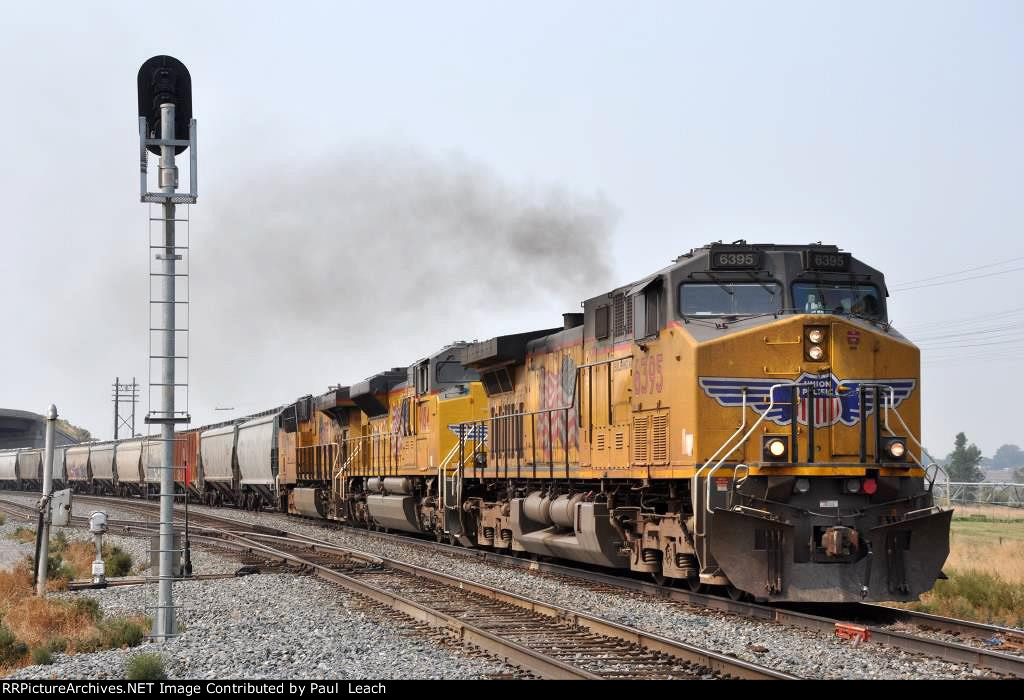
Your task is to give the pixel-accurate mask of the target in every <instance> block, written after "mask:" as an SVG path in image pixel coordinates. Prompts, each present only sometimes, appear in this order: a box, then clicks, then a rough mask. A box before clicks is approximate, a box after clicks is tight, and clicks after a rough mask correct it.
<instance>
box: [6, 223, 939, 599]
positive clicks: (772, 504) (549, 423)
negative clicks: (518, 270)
mask: <svg viewBox="0 0 1024 700" xmlns="http://www.w3.org/2000/svg"><path fill="white" fill-rule="evenodd" d="M887 296H888V294H887V291H886V287H885V280H884V278H883V276H882V274H881V273H880V272H878V271H877V270H875V269H873V268H871V267H869V266H867V265H865V264H864V263H862V262H860V261H858V260H856V259H855V258H853V256H852V255H851V254H850V253H847V252H843V251H841V250H839V249H838V248H836V247H834V246H825V245H820V244H818V245H750V244H747V243H746V242H744V241H737V242H735V243H733V244H728V245H723V244H720V243H716V244H711V245H709V246H705V247H703V248H699V249H695V250H692V251H690V252H689V253H687V254H685V255H683V256H681V257H679V258H678V259H677V260H676V261H675V262H674V263H673V264H672V265H670V266H668V267H666V268H665V269H663V270H660V271H658V272H656V273H655V274H653V275H651V276H649V277H646V278H644V279H642V280H639V281H637V282H635V283H633V284H629V285H626V286H623V287H619V288H616V289H613V290H611V291H609V292H607V293H603V294H600V295H599V296H596V297H593V298H591V299H588V300H586V301H585V302H584V303H583V305H582V306H583V312H582V313H570V314H565V315H564V319H563V324H562V325H561V326H560V327H557V328H548V329H543V330H536V331H529V332H524V333H519V334H514V335H507V336H500V337H496V338H492V339H490V340H487V341H484V342H474V343H456V344H454V345H451V346H448V347H445V348H443V349H441V350H440V351H439V352H437V353H435V354H433V355H431V356H429V357H425V358H423V359H421V360H419V361H417V362H415V363H413V364H412V365H411V366H409V367H403V368H395V369H390V370H387V371H384V372H381V373H380V374H377V375H374V376H372V377H370V378H368V379H366V380H365V381H362V382H359V383H357V384H353V385H351V386H339V387H332V388H331V390H330V391H328V392H327V393H325V394H322V395H318V396H312V395H311V396H306V397H303V398H301V399H299V400H298V401H296V402H295V403H293V404H290V405H288V406H284V407H280V408H275V409H272V410H270V411H267V412H265V413H264V414H261V415H260V416H254V417H248V418H246V419H243V420H239V421H233V422H228V423H225V424H221V425H218V426H207V427H205V428H200V429H197V430H192V431H188V432H185V433H181V434H179V435H178V444H177V446H176V452H175V455H176V457H175V461H176V465H175V473H176V478H175V480H176V481H177V482H178V483H179V484H180V487H181V488H182V489H188V490H190V491H191V492H192V493H193V494H194V495H195V496H196V497H198V498H201V499H204V500H206V501H207V502H209V503H214V504H215V503H230V504H233V505H236V506H245V507H249V508H262V507H265V506H266V507H274V508H280V509H281V510H283V511H286V512H289V513H294V514H299V515H304V516H309V517H318V518H329V519H333V520H338V521H343V522H347V523H350V524H353V525H358V526H364V527H370V528H381V529H389V530H400V531H405V532H414V533H422V534H424V535H429V536H434V537H436V538H437V539H439V540H447V541H451V542H456V543H461V544H462V545H464V546H467V547H487V548H493V549H497V550H503V551H506V552H514V553H528V554H530V555H534V556H542V557H553V558H558V559H567V560H572V561H576V562H583V563H586V564H590V565H596V566H601V567H608V568H614V569H623V570H631V571H636V572H644V573H647V574H650V575H652V576H653V577H654V578H655V579H656V580H658V581H662V582H666V583H678V584H679V585H689V586H691V587H693V588H698V587H701V586H722V587H725V588H726V589H727V590H728V591H729V592H730V593H731V594H732V595H734V596H740V595H748V596H752V597H754V598H756V599H762V600H772V601H823V602H824V601H860V600H875V601H878V600H901V601H906V600H914V599H916V598H917V597H918V596H919V595H920V594H921V593H922V592H924V591H927V590H928V589H929V588H931V586H932V585H933V583H934V581H935V580H936V578H937V577H939V576H940V575H941V568H942V565H943V563H944V562H945V559H946V556H947V555H948V553H949V526H950V517H951V511H948V510H942V509H940V508H938V507H936V505H935V503H934V501H933V497H932V488H931V487H932V484H933V483H934V479H935V476H936V472H937V471H938V467H935V466H934V465H928V464H926V463H925V462H924V461H922V460H923V459H924V454H923V449H922V448H921V444H920V412H921V403H920V401H921V396H920V391H921V388H920V357H919V352H918V349H917V348H916V347H915V346H914V345H912V344H911V343H910V342H909V341H908V340H907V339H906V338H904V337H903V336H902V335H900V334H899V333H898V332H897V331H896V330H895V329H894V328H893V327H892V325H891V324H890V323H889V321H888V316H887V312H886V298H887ZM106 447H107V446H103V445H99V446H93V447H91V450H92V451H93V452H95V451H97V450H99V454H100V455H101V460H100V463H101V465H102V466H101V470H102V473H101V472H100V470H97V468H96V464H95V463H94V464H93V465H92V466H91V471H90V470H89V469H88V466H89V465H87V464H86V465H84V466H86V467H87V469H86V470H85V471H84V472H83V471H82V470H76V471H75V474H80V476H78V477H76V476H73V475H72V466H71V465H72V462H73V461H75V460H77V461H75V464H78V462H80V461H81V458H80V455H77V454H73V452H74V450H78V451H79V452H80V451H82V450H83V449H85V450H86V451H88V450H90V448H89V447H87V446H84V447H79V448H71V449H68V451H67V455H66V457H65V461H66V463H67V465H68V466H67V470H66V471H67V478H68V480H69V482H71V483H76V479H77V480H80V481H81V484H80V486H85V487H89V488H96V487H97V486H98V485H101V484H102V485H104V486H106V487H107V488H108V490H109V489H118V488H122V484H123V483H128V484H134V485H136V486H141V487H143V489H144V485H145V482H146V481H147V474H146V473H145V472H146V464H147V463H148V462H151V461H152V459H153V458H155V457H156V456H157V455H156V452H157V450H153V451H152V454H151V455H149V456H147V450H146V449H144V448H143V449H142V450H141V452H140V454H139V455H138V456H136V453H135V451H134V447H133V448H132V449H131V451H129V452H128V454H129V464H130V465H131V466H130V468H129V473H130V477H129V478H130V479H134V480H135V481H134V482H124V480H119V479H118V478H117V474H118V471H119V469H118V470H108V469H107V460H106V457H105V456H103V455H104V452H103V450H104V449H106ZM111 447H112V446H111ZM122 449H124V448H123V447H122V446H121V445H118V446H116V451H117V454H118V457H117V460H116V464H117V465H120V456H119V455H120V454H121V450H122ZM4 464H5V462H4V456H3V455H2V454H0V467H2V466H3V465H4ZM12 464H13V463H12ZM0 471H2V469H0ZM154 471H155V470H154ZM5 478H7V477H6V476H4V474H0V479H5ZM14 478H18V477H17V475H14ZM148 480H150V481H155V480H156V479H155V478H153V479H148ZM86 482H88V483H86ZM122 490H124V489H123V488H122Z"/></svg>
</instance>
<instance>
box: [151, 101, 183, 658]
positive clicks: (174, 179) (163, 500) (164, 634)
mask: <svg viewBox="0 0 1024 700" xmlns="http://www.w3.org/2000/svg"><path fill="white" fill-rule="evenodd" d="M160 138H161V139H162V140H164V141H171V140H173V139H174V138H175V133H174V105H173V104H170V103H164V104H161V105H160ZM159 173H160V175H159V177H160V183H159V184H160V190H161V191H162V192H163V193H164V194H166V195H168V196H167V198H166V199H165V200H164V202H163V209H164V222H163V224H164V254H163V256H162V257H163V263H164V264H163V272H164V285H163V286H164V303H163V326H162V327H163V328H164V331H163V334H164V343H163V345H164V347H163V355H164V367H163V373H162V380H163V386H162V387H161V389H162V391H161V392H160V393H161V398H162V401H161V409H160V416H161V417H162V419H163V421H164V422H163V423H161V425H160V437H161V439H162V444H163V448H164V449H163V453H164V454H163V461H162V463H161V465H160V466H161V467H162V471H161V474H160V574H159V594H158V596H157V610H156V616H155V622H154V628H153V637H154V638H155V639H157V640H158V641H167V640H169V639H173V637H174V635H175V619H174V618H175V615H174V607H173V606H174V602H173V597H172V593H171V579H172V577H173V572H172V571H171V566H172V561H173V560H172V556H171V555H172V551H171V550H172V549H174V527H173V522H172V521H173V513H174V476H173V474H172V473H171V467H172V466H173V462H174V354H175V352H174V324H175V307H176V304H175V303H174V300H175V298H174V295H175V288H174V280H175V277H174V267H175V266H174V263H175V257H176V255H175V254H176V252H177V251H176V250H175V243H174V216H175V213H174V202H172V201H171V198H170V195H172V194H174V190H175V187H176V186H177V183H178V171H177V168H175V167H174V146H168V145H166V144H164V145H161V146H160V171H159Z"/></svg>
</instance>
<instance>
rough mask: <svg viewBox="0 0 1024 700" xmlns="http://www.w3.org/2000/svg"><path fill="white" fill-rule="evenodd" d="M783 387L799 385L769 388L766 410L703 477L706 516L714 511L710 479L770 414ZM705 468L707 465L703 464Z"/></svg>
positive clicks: (789, 384) (781, 385) (775, 385)
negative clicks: (777, 394) (777, 392)
mask: <svg viewBox="0 0 1024 700" xmlns="http://www.w3.org/2000/svg"><path fill="white" fill-rule="evenodd" d="M784 386H790V387H794V388H796V387H797V386H799V384H796V383H794V382H788V383H785V384H772V386H771V388H769V389H768V408H766V409H765V411H764V413H762V414H761V415H759V416H758V417H757V420H756V421H754V424H753V425H752V426H750V430H748V431H747V433H746V435H744V436H743V437H742V438H740V440H739V441H738V442H737V443H736V444H735V445H734V446H733V448H732V449H731V450H729V451H728V452H726V453H725V454H724V455H722V458H721V459H719V460H718V464H716V465H715V466H714V467H712V468H711V471H709V472H708V475H707V476H706V477H705V481H706V482H707V483H706V484H705V491H704V508H705V510H707V512H708V515H714V513H715V512H714V510H712V509H711V477H712V476H714V474H715V472H716V471H718V470H719V469H720V468H721V467H722V464H723V463H724V462H725V460H726V459H728V458H729V457H731V456H732V453H733V452H735V451H736V450H737V449H739V447H740V445H742V444H744V443H745V442H746V441H747V440H749V439H750V436H751V435H753V434H754V431H755V430H757V426H759V425H761V423H763V422H764V419H765V418H767V417H768V414H769V413H771V412H772V410H773V409H774V408H775V390H776V389H780V388H782V387H784ZM793 420H796V416H793ZM794 447H795V446H791V447H790V449H791V450H792V449H793V448H794ZM705 466H707V465H706V464H705ZM744 466H745V465H744Z"/></svg>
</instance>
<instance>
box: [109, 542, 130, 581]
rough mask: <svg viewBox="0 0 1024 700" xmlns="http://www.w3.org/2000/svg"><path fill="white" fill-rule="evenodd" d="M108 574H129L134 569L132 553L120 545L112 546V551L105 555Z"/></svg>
mask: <svg viewBox="0 0 1024 700" xmlns="http://www.w3.org/2000/svg"><path fill="white" fill-rule="evenodd" d="M103 563H104V564H105V566H106V572H107V576H127V575H128V574H129V573H131V570H132V555H130V554H128V553H127V552H125V551H124V550H122V549H121V548H120V547H112V548H111V549H110V553H109V554H106V555H104V557H103Z"/></svg>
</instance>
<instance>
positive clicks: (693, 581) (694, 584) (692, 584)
mask: <svg viewBox="0 0 1024 700" xmlns="http://www.w3.org/2000/svg"><path fill="white" fill-rule="evenodd" d="M686 585H687V587H689V589H690V590H691V591H692V592H693V593H701V592H703V590H704V584H703V583H701V582H700V576H694V577H693V578H688V579H686Z"/></svg>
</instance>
